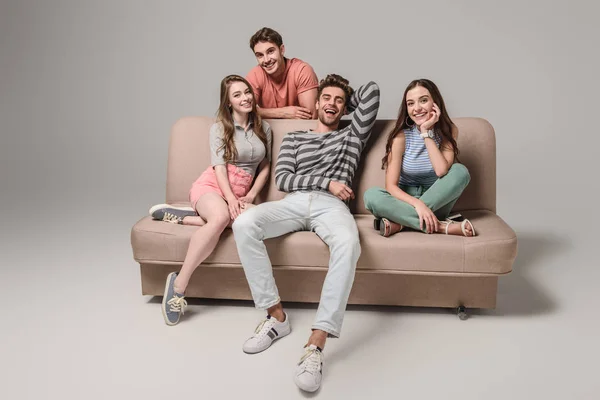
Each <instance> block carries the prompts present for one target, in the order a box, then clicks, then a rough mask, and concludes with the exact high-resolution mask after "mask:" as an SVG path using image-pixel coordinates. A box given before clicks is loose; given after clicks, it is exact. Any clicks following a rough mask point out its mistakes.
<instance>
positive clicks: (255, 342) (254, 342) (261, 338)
mask: <svg viewBox="0 0 600 400" xmlns="http://www.w3.org/2000/svg"><path fill="white" fill-rule="evenodd" d="M291 331H292V327H291V326H290V319H289V317H288V315H287V314H285V321H283V322H279V321H277V319H276V318H273V317H271V316H270V315H267V318H265V319H264V320H262V322H261V323H260V324H258V326H257V327H256V329H255V330H254V335H252V337H250V338H249V339H248V340H246V342H245V343H244V346H242V349H243V350H244V353H248V354H255V353H260V352H261V351H264V350H266V349H268V348H269V346H271V344H273V342H274V341H276V340H277V339H281V338H282V337H284V336H287V335H289V334H290V332H291Z"/></svg>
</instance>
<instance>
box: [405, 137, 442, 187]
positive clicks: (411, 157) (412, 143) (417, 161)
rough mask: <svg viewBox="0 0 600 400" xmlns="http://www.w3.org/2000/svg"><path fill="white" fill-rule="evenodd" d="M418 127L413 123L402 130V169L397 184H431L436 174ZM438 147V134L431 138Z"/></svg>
mask: <svg viewBox="0 0 600 400" xmlns="http://www.w3.org/2000/svg"><path fill="white" fill-rule="evenodd" d="M420 134H421V132H419V128H417V126H416V125H415V126H414V127H412V128H410V129H405V130H404V137H405V138H406V140H405V143H406V144H405V147H404V157H403V158H402V170H401V171H400V182H398V184H399V185H406V186H431V185H433V184H434V182H435V181H436V180H438V176H437V175H436V174H435V171H434V170H433V165H431V160H429V153H428V152H427V147H425V139H423V138H422V137H421V136H420ZM433 140H434V141H435V144H436V145H437V147H438V149H439V148H440V143H441V140H440V137H439V135H438V134H436V135H435V138H434V139H433Z"/></svg>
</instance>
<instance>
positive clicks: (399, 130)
mask: <svg viewBox="0 0 600 400" xmlns="http://www.w3.org/2000/svg"><path fill="white" fill-rule="evenodd" d="M457 138H458V128H457V127H456V125H454V123H452V121H451V120H450V117H449V116H448V113H447V111H446V106H445V105H444V99H443V98H442V95H441V94H440V91H439V89H438V88H437V86H436V85H435V84H434V83H433V82H432V81H430V80H428V79H417V80H414V81H412V82H411V83H410V84H409V85H408V87H407V88H406V90H405V91H404V97H403V98H402V104H401V105H400V111H399V113H398V120H397V121H396V126H395V127H394V129H393V130H392V132H391V133H390V135H389V136H388V140H387V145H386V149H385V156H384V157H383V159H382V160H381V161H382V169H385V189H382V188H371V189H369V190H367V191H366V192H365V195H364V200H365V206H366V207H367V209H368V210H369V211H370V212H371V213H373V215H374V216H375V222H374V226H375V229H378V230H379V231H380V233H381V235H382V236H386V237H387V236H390V235H392V234H394V233H396V232H399V231H401V230H402V229H403V228H404V227H408V228H412V229H415V230H420V231H422V232H425V233H444V234H447V235H464V236H475V228H474V227H473V224H472V223H471V221H469V220H468V219H465V220H464V221H463V222H462V223H461V224H458V223H455V222H452V221H450V220H447V218H448V215H449V214H450V211H451V210H452V207H453V206H454V204H455V203H456V201H457V200H458V198H459V197H460V195H461V194H462V192H463V190H465V188H466V187H467V185H468V184H469V180H470V179H471V177H470V175H469V171H468V170H467V168H466V167H465V166H464V165H462V164H459V163H456V162H455V161H456V158H457V156H458V153H459V152H458V147H457V145H456V140H457Z"/></svg>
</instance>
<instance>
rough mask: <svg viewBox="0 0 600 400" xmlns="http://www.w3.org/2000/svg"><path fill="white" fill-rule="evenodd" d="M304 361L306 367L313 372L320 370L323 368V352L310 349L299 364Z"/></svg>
mask: <svg viewBox="0 0 600 400" xmlns="http://www.w3.org/2000/svg"><path fill="white" fill-rule="evenodd" d="M302 363H304V369H305V370H306V371H307V372H310V373H311V374H315V373H317V372H319V368H321V352H320V351H319V350H317V349H308V350H306V353H304V355H303V356H302V358H301V359H300V362H299V363H298V364H302Z"/></svg>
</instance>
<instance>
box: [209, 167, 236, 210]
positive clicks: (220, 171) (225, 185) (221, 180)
mask: <svg viewBox="0 0 600 400" xmlns="http://www.w3.org/2000/svg"><path fill="white" fill-rule="evenodd" d="M214 168H215V175H216V176H217V183H218V184H219V188H220V189H221V191H222V192H223V195H224V196H225V199H227V202H228V203H229V202H231V201H232V200H235V199H237V198H236V197H235V194H233V191H232V190H231V185H229V177H228V174H227V164H220V165H215V167H214Z"/></svg>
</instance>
